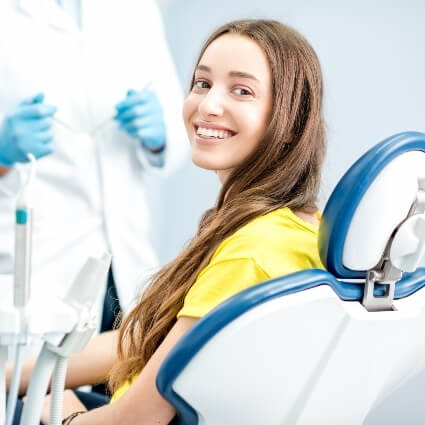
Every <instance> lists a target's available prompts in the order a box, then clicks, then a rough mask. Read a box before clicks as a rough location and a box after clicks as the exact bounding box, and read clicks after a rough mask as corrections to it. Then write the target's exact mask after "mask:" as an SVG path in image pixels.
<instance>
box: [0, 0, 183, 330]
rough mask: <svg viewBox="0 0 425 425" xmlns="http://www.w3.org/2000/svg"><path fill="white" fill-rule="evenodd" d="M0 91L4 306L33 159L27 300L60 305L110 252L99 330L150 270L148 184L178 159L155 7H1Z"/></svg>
mask: <svg viewBox="0 0 425 425" xmlns="http://www.w3.org/2000/svg"><path fill="white" fill-rule="evenodd" d="M0 81H1V85H0V285H1V286H0V288H1V293H2V301H1V302H10V303H11V302H12V282H13V276H12V273H13V264H14V258H13V247H14V226H13V220H14V208H15V202H16V198H17V194H18V192H19V189H20V187H21V184H22V182H23V179H25V176H26V173H27V170H28V163H27V157H26V155H27V154H28V153H32V154H33V155H34V156H35V157H37V158H38V159H39V161H38V167H37V168H38V171H37V179H36V181H35V182H34V188H33V192H34V211H35V218H34V220H35V222H34V233H33V244H34V250H33V261H32V263H33V274H32V288H33V290H32V292H33V294H34V295H35V296H47V295H50V294H54V295H57V296H63V295H64V294H65V293H66V291H67V289H68V287H69V285H70V283H71V281H72V278H73V276H74V275H75V273H76V272H77V270H78V269H79V268H80V266H81V264H83V262H84V261H85V259H86V258H87V257H88V256H90V255H99V254H100V253H102V252H104V251H109V252H111V253H112V256H113V260H112V269H111V271H110V275H109V279H108V288H109V289H108V291H106V288H105V293H106V294H107V298H105V301H103V300H99V311H101V310H102V308H103V312H104V317H103V322H102V324H101V325H100V326H101V328H102V330H107V329H108V328H110V327H111V325H112V323H113V320H114V313H116V312H117V311H118V309H119V308H121V309H122V310H123V311H124V312H125V311H127V310H128V308H129V306H130V304H131V301H132V300H133V299H134V297H135V295H137V293H138V290H139V289H140V283H141V281H142V277H143V276H144V275H146V274H147V273H149V272H150V271H151V270H152V269H153V268H154V267H155V266H157V260H156V257H155V254H154V252H153V249H152V247H151V245H150V243H149V241H148V234H149V231H150V225H149V223H150V221H149V217H148V208H147V203H146V189H147V188H146V185H145V179H144V177H145V174H146V173H148V172H149V171H154V172H161V173H167V172H170V171H171V170H172V169H174V168H175V167H176V166H177V164H178V163H179V162H180V161H181V160H182V159H183V157H184V155H185V150H186V138H185V136H184V126H183V124H182V123H181V119H180V110H181V104H182V93H181V90H180V87H179V83H178V79H177V75H176V72H175V69H174V65H173V63H172V60H171V56H170V53H169V51H168V48H167V44H166V40H165V36H164V33H163V29H162V22H161V18H160V14H159V11H158V9H157V7H156V5H155V3H154V1H151V0H144V1H143V2H141V1H139V0H126V1H124V2H120V1H108V2H99V1H93V0H87V1H85V0H7V1H2V2H1V4H0ZM117 298H118V300H119V304H118V302H117V300H116V299H117Z"/></svg>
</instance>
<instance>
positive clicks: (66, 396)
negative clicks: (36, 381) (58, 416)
mask: <svg viewBox="0 0 425 425" xmlns="http://www.w3.org/2000/svg"><path fill="white" fill-rule="evenodd" d="M51 399H52V396H51V395H50V394H49V395H48V396H46V398H45V399H44V404H43V410H42V412H41V423H42V424H43V425H48V424H49V419H50V402H51ZM86 410H87V409H86V408H85V406H84V404H83V403H81V401H80V399H79V398H78V397H77V396H76V395H75V393H74V391H72V390H65V392H64V393H63V408H62V419H64V418H66V417H67V416H69V415H70V414H71V413H74V412H82V411H86Z"/></svg>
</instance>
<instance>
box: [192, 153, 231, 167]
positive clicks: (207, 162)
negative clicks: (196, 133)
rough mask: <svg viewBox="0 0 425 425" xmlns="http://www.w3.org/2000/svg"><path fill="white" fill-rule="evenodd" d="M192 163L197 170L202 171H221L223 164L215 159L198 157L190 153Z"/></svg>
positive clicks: (203, 156)
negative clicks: (200, 169) (201, 169)
mask: <svg viewBox="0 0 425 425" xmlns="http://www.w3.org/2000/svg"><path fill="white" fill-rule="evenodd" d="M192 162H193V163H194V164H195V165H196V166H197V167H199V168H203V169H204V170H213V171H216V170H221V169H223V168H224V167H223V164H222V162H221V161H217V159H213V158H208V157H207V156H206V155H199V154H197V153H196V152H193V151H192Z"/></svg>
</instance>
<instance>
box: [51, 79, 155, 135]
mask: <svg viewBox="0 0 425 425" xmlns="http://www.w3.org/2000/svg"><path fill="white" fill-rule="evenodd" d="M151 86H152V81H148V82H147V83H146V84H145V85H144V86H143V88H142V89H141V90H140V91H141V92H143V91H145V90H147V89H148V88H150V87H151ZM115 117H116V113H115V114H114V115H110V116H109V117H108V118H105V119H104V120H103V121H101V122H100V123H99V124H97V125H96V126H95V127H93V128H92V129H91V130H90V131H89V132H88V135H89V136H94V135H95V134H96V133H97V132H98V131H99V130H101V129H102V128H103V127H105V126H106V125H108V124H109V123H110V122H111V121H113V120H114V119H115ZM53 121H55V122H56V123H57V124H59V125H60V126H62V127H64V128H66V129H67V130H70V131H72V132H73V133H81V131H79V130H77V129H76V128H75V127H73V126H72V125H70V124H68V123H67V122H66V121H64V120H62V119H61V118H58V117H56V116H53Z"/></svg>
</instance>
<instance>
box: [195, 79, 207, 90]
mask: <svg viewBox="0 0 425 425" xmlns="http://www.w3.org/2000/svg"><path fill="white" fill-rule="evenodd" d="M193 86H194V87H196V88H197V89H208V88H209V87H210V85H209V84H208V83H207V82H206V81H204V80H196V81H195V83H194V85H193Z"/></svg>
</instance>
